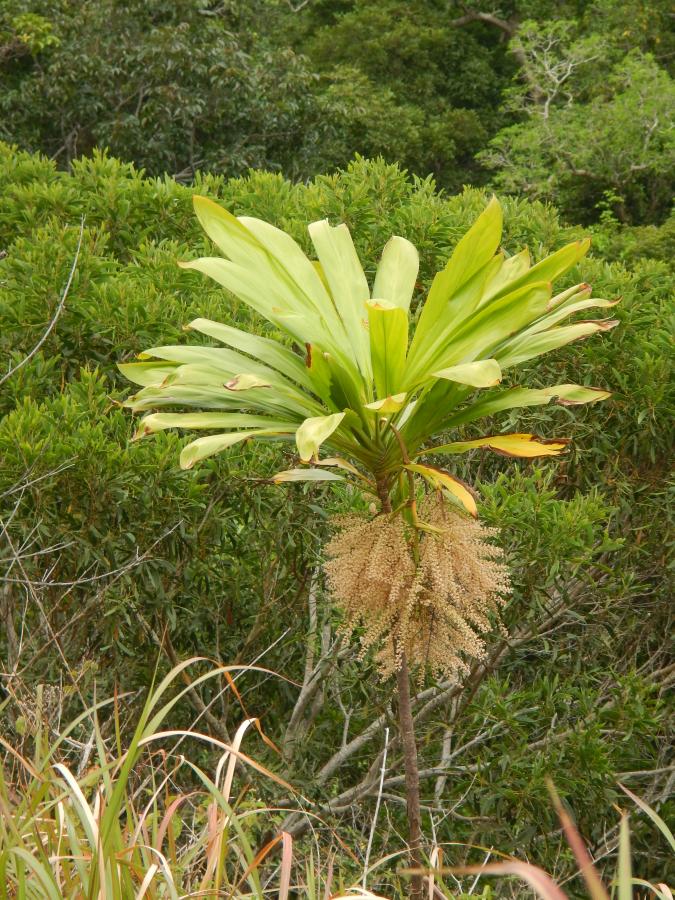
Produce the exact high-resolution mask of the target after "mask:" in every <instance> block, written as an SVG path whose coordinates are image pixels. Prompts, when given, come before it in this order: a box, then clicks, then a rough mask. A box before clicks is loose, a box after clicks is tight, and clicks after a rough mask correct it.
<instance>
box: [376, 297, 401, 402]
mask: <svg viewBox="0 0 675 900" xmlns="http://www.w3.org/2000/svg"><path fill="white" fill-rule="evenodd" d="M368 324H369V326H370V356H371V360H372V370H373V378H374V380H375V390H376V392H377V396H378V398H379V399H383V398H384V397H388V396H390V395H393V394H397V393H400V387H401V381H402V380H403V372H404V369H405V355H406V350H407V348H408V316H407V314H406V312H405V311H404V310H403V309H401V308H400V307H398V306H394V305H393V304H391V303H387V302H386V301H383V300H372V301H370V302H369V303H368Z"/></svg>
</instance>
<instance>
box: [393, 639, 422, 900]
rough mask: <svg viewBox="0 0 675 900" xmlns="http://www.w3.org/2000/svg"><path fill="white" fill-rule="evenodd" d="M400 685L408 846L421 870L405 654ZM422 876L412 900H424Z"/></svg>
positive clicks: (415, 877)
mask: <svg viewBox="0 0 675 900" xmlns="http://www.w3.org/2000/svg"><path fill="white" fill-rule="evenodd" d="M396 685H397V687H398V719H399V726H400V729H401V743H402V744H403V759H404V764H405V793H406V808H407V811H408V846H409V848H410V865H411V866H412V868H415V869H419V868H420V866H421V865H422V854H421V846H422V813H421V811H420V777H419V768H418V765H417V745H416V743H415V726H414V723H413V717H412V710H411V708H410V674H409V672H408V661H407V659H406V656H405V653H404V654H403V656H402V657H401V666H400V668H399V670H398V672H397V673H396ZM422 895H423V888H422V875H421V874H419V875H413V876H412V877H411V881H410V900H422Z"/></svg>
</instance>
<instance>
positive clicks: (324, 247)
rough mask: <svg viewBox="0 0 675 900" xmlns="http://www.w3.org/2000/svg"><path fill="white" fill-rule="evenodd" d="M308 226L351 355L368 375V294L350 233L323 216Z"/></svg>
mask: <svg viewBox="0 0 675 900" xmlns="http://www.w3.org/2000/svg"><path fill="white" fill-rule="evenodd" d="M308 230H309V235H310V237H311V239H312V243H313V244H314V247H315V249H316V252H317V256H318V257H319V262H320V263H321V268H322V270H323V273H324V276H325V278H326V281H327V282H328V285H329V287H330V293H331V296H332V298H333V302H334V303H335V307H336V309H337V312H338V315H339V317H340V319H341V321H342V323H343V326H344V330H345V331H346V334H347V338H348V339H349V341H350V344H351V348H352V354H353V359H354V360H355V361H356V363H357V365H358V367H359V369H360V371H361V373H362V374H363V376H364V377H365V378H366V379H370V376H371V369H370V354H369V352H368V331H367V328H366V301H367V300H368V299H369V298H370V289H369V287H368V282H367V281H366V276H365V275H364V273H363V268H362V266H361V262H360V261H359V257H358V255H357V253H356V249H355V247H354V243H353V241H352V236H351V234H350V233H349V229H348V228H347V226H346V225H337V226H335V227H333V226H331V225H330V224H329V222H328V220H327V219H323V220H322V221H320V222H313V223H312V224H311V225H310V226H309V229H308ZM311 342H312V343H313V341H311Z"/></svg>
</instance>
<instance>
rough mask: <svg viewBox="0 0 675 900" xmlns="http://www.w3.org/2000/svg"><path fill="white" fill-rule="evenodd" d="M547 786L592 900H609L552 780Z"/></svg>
mask: <svg viewBox="0 0 675 900" xmlns="http://www.w3.org/2000/svg"><path fill="white" fill-rule="evenodd" d="M547 787H548V792H549V794H550V795H551V800H552V801H553V808H554V809H555V811H556V813H557V815H558V819H559V820H560V824H561V825H562V827H563V831H564V832H565V837H566V838H567V843H568V844H569V845H570V847H571V849H572V853H574V858H575V859H576V861H577V864H578V866H579V872H580V873H581V875H582V877H583V879H584V881H585V882H586V886H587V887H588V892H589V894H590V896H591V898H592V900H609V894H608V893H607V891H606V889H605V886H604V885H603V883H602V881H601V880H600V876H599V875H598V872H597V869H596V868H595V866H594V865H593V860H592V859H591V857H590V854H589V852H588V850H587V849H586V846H585V844H584V842H583V840H582V837H581V835H580V834H579V832H578V831H577V829H576V827H575V825H574V823H573V822H572V819H571V818H570V816H569V814H568V813H567V810H566V809H565V807H564V806H563V805H562V803H561V802H560V797H559V796H558V793H557V791H556V789H555V788H554V786H553V782H551V781H548V782H547Z"/></svg>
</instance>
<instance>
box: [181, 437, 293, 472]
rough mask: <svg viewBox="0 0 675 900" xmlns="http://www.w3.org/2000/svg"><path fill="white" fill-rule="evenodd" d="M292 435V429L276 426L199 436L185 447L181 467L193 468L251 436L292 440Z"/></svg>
mask: <svg viewBox="0 0 675 900" xmlns="http://www.w3.org/2000/svg"><path fill="white" fill-rule="evenodd" d="M292 436H293V431H292V430H288V431H281V430H278V429H275V428H258V429H255V430H251V431H231V432H229V433H226V434H211V435H209V436H208V437H202V438H197V440H196V441H192V442H191V443H189V444H188V445H187V446H186V447H184V448H183V452H182V453H181V455H180V467H181V469H191V468H192V467H193V466H194V465H195V463H197V462H200V461H201V460H202V459H206V458H207V457H209V456H215V454H216V453H220V452H221V451H222V450H227V449H228V448H230V447H232V446H234V444H238V443H240V442H241V441H247V440H249V439H250V438H263V437H279V438H286V439H288V440H290V439H291V438H292Z"/></svg>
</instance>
